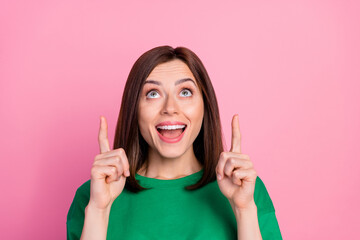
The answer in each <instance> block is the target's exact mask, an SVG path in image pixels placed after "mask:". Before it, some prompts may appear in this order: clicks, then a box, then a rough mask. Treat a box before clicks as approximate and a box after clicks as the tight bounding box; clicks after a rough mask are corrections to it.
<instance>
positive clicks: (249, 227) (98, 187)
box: [67, 46, 282, 240]
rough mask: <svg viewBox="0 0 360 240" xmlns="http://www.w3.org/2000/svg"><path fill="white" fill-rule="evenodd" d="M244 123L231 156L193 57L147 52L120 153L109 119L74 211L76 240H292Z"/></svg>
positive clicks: (120, 130)
mask: <svg viewBox="0 0 360 240" xmlns="http://www.w3.org/2000/svg"><path fill="white" fill-rule="evenodd" d="M238 121H239V120H238V117H237V115H234V117H233V119H232V142H231V149H230V151H228V152H225V151H224V150H223V141H222V138H223V135H222V131H221V124H220V117H219V109H218V104H217V100H216V95H215V92H214V89H213V87H212V84H211V81H210V78H209V76H208V74H207V72H206V69H205V68H204V66H203V64H202V62H201V60H200V59H199V58H198V57H197V56H196V54H195V53H193V52H192V51H191V50H189V49H187V48H185V47H178V48H175V49H173V48H172V47H170V46H160V47H156V48H153V49H151V50H149V51H147V52H145V53H144V54H143V55H142V56H140V58H139V59H138V60H137V61H136V62H135V64H134V66H133V67H132V69H131V71H130V74H129V77H128V79H127V82H126V85H125V89H124V93H123V98H122V104H121V109H120V114H119V118H118V122H117V127H116V134H115V139H114V147H113V149H114V150H111V149H110V146H109V141H108V138H107V123H106V119H105V118H103V117H101V123H100V130H99V139H98V140H99V145H100V154H98V155H96V157H95V159H94V163H93V166H92V169H91V180H88V181H87V182H85V183H84V184H83V185H82V186H80V187H79V188H78V190H77V191H76V194H75V197H74V200H73V202H72V204H71V207H70V209H69V212H68V216H67V237H68V239H79V238H80V237H81V239H97V240H98V239H137V240H141V239H252V240H254V239H282V237H281V234H280V229H279V226H278V222H277V219H276V216H275V209H274V206H273V203H272V201H271V199H270V196H269V194H268V192H267V190H266V188H265V185H264V184H263V182H262V181H261V179H260V178H259V177H258V176H257V174H256V171H255V170H254V168H253V164H252V162H251V160H250V158H249V156H248V155H245V154H242V153H241V147H240V129H239V123H238ZM217 176H218V177H217Z"/></svg>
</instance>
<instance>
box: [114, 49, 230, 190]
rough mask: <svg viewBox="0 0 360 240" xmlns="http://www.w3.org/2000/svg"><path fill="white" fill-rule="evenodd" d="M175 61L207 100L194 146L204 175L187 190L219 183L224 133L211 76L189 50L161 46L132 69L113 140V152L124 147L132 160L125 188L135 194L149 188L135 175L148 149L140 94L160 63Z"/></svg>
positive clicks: (137, 61)
mask: <svg viewBox="0 0 360 240" xmlns="http://www.w3.org/2000/svg"><path fill="white" fill-rule="evenodd" d="M174 59H180V60H182V61H183V62H185V63H186V64H187V66H188V67H189V69H190V70H191V72H192V73H193V75H194V77H195V78H196V79H195V80H196V81H197V83H198V85H199V87H200V90H201V92H202V97H203V101H204V119H203V124H202V126H201V129H200V132H199V135H198V136H197V137H196V139H195V140H194V143H193V149H194V154H195V156H196V158H197V159H198V161H199V162H200V163H201V164H202V165H203V166H204V172H203V176H202V178H201V179H200V180H199V181H198V182H197V183H195V184H193V185H190V186H186V187H185V189H186V190H195V189H198V188H201V187H202V186H204V185H206V184H207V183H209V182H212V181H214V180H216V172H215V168H216V165H217V163H218V159H219V156H220V153H221V152H222V151H223V134H222V130H221V123H220V116H219V108H218V103H217V100H216V95H215V91H214V89H213V86H212V84H211V81H210V78H209V76H208V73H207V71H206V69H205V67H204V65H203V64H202V62H201V60H200V59H199V57H198V56H197V55H196V54H195V53H194V52H192V51H191V50H190V49H188V48H185V47H177V48H175V49H174V48H172V47H170V46H159V47H155V48H153V49H150V50H148V51H147V52H145V53H144V54H142V55H141V56H140V57H139V58H138V59H137V60H136V62H135V63H134V65H133V67H132V68H131V70H130V73H129V76H128V79H127V81H126V85H125V88H124V92H123V96H122V102H121V108H120V113H119V117H118V121H117V125H116V132H115V137H114V149H117V148H123V149H124V150H125V152H126V156H127V158H128V160H129V165H130V176H129V177H127V179H126V183H125V188H126V189H128V190H129V191H132V192H135V193H136V192H139V191H141V190H146V189H148V188H144V187H142V186H141V185H140V184H139V183H138V182H137V181H136V179H135V174H136V173H137V171H138V170H139V169H140V168H141V167H142V165H143V164H145V161H146V156H147V151H148V147H149V146H148V144H147V142H146V141H145V140H144V138H143V137H142V136H141V133H140V130H139V125H138V117H137V109H138V105H139V98H140V93H141V90H142V87H143V84H144V81H145V80H146V78H147V77H148V76H149V74H150V73H151V71H152V70H153V69H154V68H155V67H156V66H157V65H158V64H160V63H164V62H168V61H171V60H174ZM205 139H206V141H205Z"/></svg>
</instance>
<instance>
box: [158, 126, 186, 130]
mask: <svg viewBox="0 0 360 240" xmlns="http://www.w3.org/2000/svg"><path fill="white" fill-rule="evenodd" d="M184 127H185V125H163V126H158V127H157V128H160V129H166V130H173V129H179V128H184Z"/></svg>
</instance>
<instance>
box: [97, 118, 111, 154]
mask: <svg viewBox="0 0 360 240" xmlns="http://www.w3.org/2000/svg"><path fill="white" fill-rule="evenodd" d="M107 132H108V126H107V122H106V119H105V117H103V116H100V129H99V145H100V153H105V152H108V151H110V144H109V140H108V134H107Z"/></svg>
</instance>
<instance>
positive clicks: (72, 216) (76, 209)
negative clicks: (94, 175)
mask: <svg viewBox="0 0 360 240" xmlns="http://www.w3.org/2000/svg"><path fill="white" fill-rule="evenodd" d="M89 199H90V180H89V181H87V182H85V183H84V184H83V185H81V186H80V187H79V188H78V189H77V190H76V193H75V196H74V199H73V201H72V203H71V205H70V208H69V211H68V214H67V220H66V232H67V240H78V239H80V237H81V232H82V229H83V226H84V219H85V208H86V206H87V205H88V203H89Z"/></svg>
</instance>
